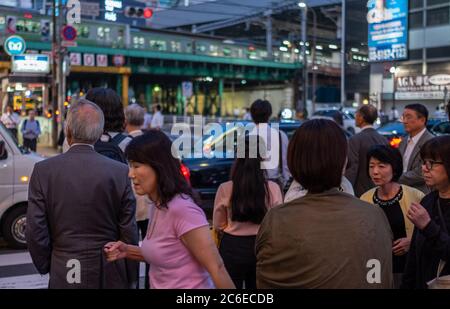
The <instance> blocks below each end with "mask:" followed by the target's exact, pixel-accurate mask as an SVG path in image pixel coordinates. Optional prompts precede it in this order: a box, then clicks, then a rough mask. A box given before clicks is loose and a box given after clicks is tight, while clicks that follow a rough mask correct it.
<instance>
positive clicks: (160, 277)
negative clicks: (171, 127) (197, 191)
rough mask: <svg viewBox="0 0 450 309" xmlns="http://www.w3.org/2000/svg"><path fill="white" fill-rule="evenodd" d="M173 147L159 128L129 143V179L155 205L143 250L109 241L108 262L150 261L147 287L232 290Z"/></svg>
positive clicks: (106, 248)
mask: <svg viewBox="0 0 450 309" xmlns="http://www.w3.org/2000/svg"><path fill="white" fill-rule="evenodd" d="M171 146H172V143H171V141H170V140H169V138H168V137H167V136H166V135H165V134H164V133H162V132H161V131H158V130H151V131H149V132H148V133H145V134H144V135H141V136H138V137H136V138H134V139H133V140H132V141H131V142H130V144H129V145H128V147H127V149H126V151H125V154H126V156H127V159H128V161H129V162H130V172H129V177H130V178H131V180H132V181H133V185H134V188H135V192H136V193H137V194H140V195H147V196H148V197H149V198H150V200H151V201H152V202H153V206H152V207H153V208H152V211H151V212H152V217H151V222H150V224H149V228H148V229H147V235H146V237H145V239H144V240H143V242H142V247H137V246H132V245H127V244H125V243H123V242H120V241H118V242H112V243H108V244H106V245H105V252H106V257H107V260H108V261H115V260H118V259H122V258H129V259H133V260H138V261H145V262H147V263H149V264H150V287H151V288H163V289H209V288H214V287H217V288H234V284H233V282H232V281H231V279H230V276H229V275H228V273H227V271H226V269H225V267H224V264H223V261H222V259H221V257H220V255H219V252H218V251H217V248H216V247H215V244H214V241H213V240H212V237H211V233H210V231H209V225H208V221H207V220H206V217H205V214H204V213H203V211H202V210H201V209H200V207H198V206H197V205H196V203H195V202H194V197H193V192H192V189H191V187H190V186H189V184H188V183H187V181H186V179H185V178H184V177H183V175H182V173H181V166H180V161H179V160H178V159H176V158H174V157H173V156H172V154H171Z"/></svg>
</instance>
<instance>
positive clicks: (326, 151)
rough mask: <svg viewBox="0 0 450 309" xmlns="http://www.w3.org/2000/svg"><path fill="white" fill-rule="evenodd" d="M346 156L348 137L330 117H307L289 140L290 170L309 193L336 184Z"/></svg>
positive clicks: (324, 189)
mask: <svg viewBox="0 0 450 309" xmlns="http://www.w3.org/2000/svg"><path fill="white" fill-rule="evenodd" d="M346 160H347V139H346V138H345V134H344V132H343V130H342V129H341V128H340V127H339V126H338V125H337V124H336V123H335V122H334V121H331V120H327V119H313V120H309V121H306V122H305V123H303V124H302V125H301V126H300V127H299V128H298V129H297V131H296V132H295V134H294V136H293V137H292V140H291V142H290V143H289V147H288V167H289V170H290V171H291V174H292V176H293V178H294V179H295V180H296V181H297V182H298V183H300V184H301V185H302V186H303V187H304V188H305V189H307V190H308V191H309V192H310V193H320V192H323V191H326V190H329V189H331V188H334V187H339V186H340V184H341V179H342V172H343V169H344V165H345V162H346Z"/></svg>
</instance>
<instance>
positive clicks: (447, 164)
mask: <svg viewBox="0 0 450 309" xmlns="http://www.w3.org/2000/svg"><path fill="white" fill-rule="evenodd" d="M420 156H421V158H422V160H423V164H422V173H423V176H424V180H425V183H426V184H427V186H429V187H432V188H433V189H434V191H433V192H431V193H429V194H428V195H426V196H425V197H424V198H423V200H422V202H421V203H420V204H416V203H412V205H411V207H410V209H409V212H408V218H409V219H410V220H411V221H412V222H413V223H414V225H415V229H414V233H413V238H412V241H411V248H410V252H409V255H408V260H407V263H406V269H405V274H404V276H403V281H402V287H403V288H410V289H414V288H416V289H423V288H426V287H427V282H429V281H430V280H433V279H434V278H435V277H436V275H437V268H438V265H439V262H440V261H441V260H442V261H443V262H445V263H446V264H445V267H444V269H443V271H442V272H441V276H445V275H449V274H450V236H449V233H448V231H449V230H450V182H449V175H450V136H439V137H435V138H433V139H431V140H429V141H428V142H426V143H425V144H424V145H423V147H422V149H421V150H420Z"/></svg>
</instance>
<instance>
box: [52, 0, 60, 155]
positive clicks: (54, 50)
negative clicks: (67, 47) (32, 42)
mask: <svg viewBox="0 0 450 309" xmlns="http://www.w3.org/2000/svg"><path fill="white" fill-rule="evenodd" d="M59 2H61V1H59ZM52 12H53V13H52V22H53V35H52V58H53V62H52V102H51V106H52V146H53V147H54V148H56V147H57V140H58V123H57V115H56V110H57V109H58V80H57V79H58V77H57V72H58V63H57V61H58V56H59V45H58V37H59V35H58V34H59V31H58V24H57V19H56V0H53V10H52ZM59 14H61V11H59Z"/></svg>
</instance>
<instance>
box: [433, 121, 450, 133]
mask: <svg viewBox="0 0 450 309" xmlns="http://www.w3.org/2000/svg"><path fill="white" fill-rule="evenodd" d="M430 131H431V133H433V134H434V135H437V136H439V135H446V134H450V121H442V122H440V123H438V124H436V125H434V126H433V128H431V130H430Z"/></svg>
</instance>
